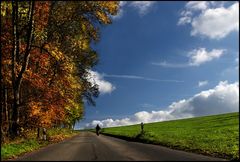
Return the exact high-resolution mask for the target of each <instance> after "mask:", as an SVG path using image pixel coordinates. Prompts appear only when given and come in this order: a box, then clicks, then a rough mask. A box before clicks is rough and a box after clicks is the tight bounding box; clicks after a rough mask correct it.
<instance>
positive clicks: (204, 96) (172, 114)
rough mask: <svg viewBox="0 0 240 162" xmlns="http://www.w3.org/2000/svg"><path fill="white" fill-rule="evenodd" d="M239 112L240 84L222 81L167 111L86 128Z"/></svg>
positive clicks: (137, 115) (106, 121) (105, 121)
mask: <svg viewBox="0 0 240 162" xmlns="http://www.w3.org/2000/svg"><path fill="white" fill-rule="evenodd" d="M237 111H239V83H238V82H235V83H231V84H230V83H228V82H227V81H221V82H219V84H218V85H217V86H216V87H214V88H213V89H209V90H206V91H202V92H200V93H198V94H196V95H194V96H193V97H191V98H188V99H182V100H180V101H177V102H173V103H172V104H171V105H169V106H168V107H167V108H166V109H165V110H160V111H151V112H147V111H141V112H137V113H135V114H134V115H132V116H130V117H128V118H123V119H116V120H114V119H111V118H109V119H105V120H94V121H92V122H91V123H88V124H86V128H93V127H95V126H96V124H100V126H101V127H114V126H123V125H132V124H139V123H141V122H144V123H149V122H158V121H166V120H174V119H182V118H189V117H195V116H203V115H212V114H221V113H229V112H237Z"/></svg>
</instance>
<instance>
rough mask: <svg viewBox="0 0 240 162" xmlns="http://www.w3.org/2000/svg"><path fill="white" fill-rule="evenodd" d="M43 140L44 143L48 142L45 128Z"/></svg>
mask: <svg viewBox="0 0 240 162" xmlns="http://www.w3.org/2000/svg"><path fill="white" fill-rule="evenodd" d="M43 140H44V141H46V140H47V130H46V128H43Z"/></svg>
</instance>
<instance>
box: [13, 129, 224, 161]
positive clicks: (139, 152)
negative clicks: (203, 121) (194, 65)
mask: <svg viewBox="0 0 240 162" xmlns="http://www.w3.org/2000/svg"><path fill="white" fill-rule="evenodd" d="M15 160H20V161H45V160H46V161H81V160H83V161H98V160H99V161H114V160H118V161H129V160H130V161H133V160H137V161H150V160H154V161H174V160H177V161H194V160H197V161H202V160H204V161H221V160H223V159H218V158H212V157H208V156H203V155H198V154H193V153H188V152H184V151H178V150H172V149H169V148H166V147H162V146H158V145H151V144H143V143H137V142H129V141H125V140H122V139H118V138H114V137H109V136H104V135H100V136H96V135H95V134H94V133H92V132H81V133H80V134H79V135H77V136H75V137H73V138H71V139H67V140H65V141H62V142H60V143H57V144H51V145H49V146H47V147H45V148H41V149H40V150H38V151H34V152H31V153H27V154H25V155H23V156H22V157H19V158H18V159H15Z"/></svg>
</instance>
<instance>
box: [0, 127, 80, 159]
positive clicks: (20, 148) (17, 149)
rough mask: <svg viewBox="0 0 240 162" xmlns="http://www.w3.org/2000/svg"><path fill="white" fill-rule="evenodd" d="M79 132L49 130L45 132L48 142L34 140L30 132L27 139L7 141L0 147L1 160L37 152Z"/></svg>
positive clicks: (57, 129)
mask: <svg viewBox="0 0 240 162" xmlns="http://www.w3.org/2000/svg"><path fill="white" fill-rule="evenodd" d="M78 133H79V131H76V130H70V129H64V128H51V129H49V130H48V132H47V136H48V140H47V141H44V140H39V139H36V136H37V134H36V132H33V131H30V132H28V133H27V135H26V136H27V137H25V138H24V137H18V138H16V139H15V140H13V141H7V142H6V143H3V144H2V146H1V160H8V159H14V158H16V157H18V156H20V155H22V154H24V153H27V152H31V151H34V150H37V149H39V148H41V147H43V146H46V145H49V144H52V143H57V142H60V141H62V140H64V139H66V138H69V137H72V136H74V135H77V134H78Z"/></svg>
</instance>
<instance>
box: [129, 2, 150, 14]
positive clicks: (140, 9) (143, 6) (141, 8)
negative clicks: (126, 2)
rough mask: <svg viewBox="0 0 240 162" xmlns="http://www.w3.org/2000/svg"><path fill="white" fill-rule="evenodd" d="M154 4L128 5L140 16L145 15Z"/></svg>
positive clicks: (135, 3) (138, 3)
mask: <svg viewBox="0 0 240 162" xmlns="http://www.w3.org/2000/svg"><path fill="white" fill-rule="evenodd" d="M154 3H155V2H154V1H133V2H131V3H130V6H133V7H134V8H136V9H137V10H138V13H139V14H140V15H145V14H146V13H147V12H148V11H149V10H150V8H151V7H152V6H153V4H154Z"/></svg>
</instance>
